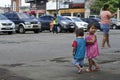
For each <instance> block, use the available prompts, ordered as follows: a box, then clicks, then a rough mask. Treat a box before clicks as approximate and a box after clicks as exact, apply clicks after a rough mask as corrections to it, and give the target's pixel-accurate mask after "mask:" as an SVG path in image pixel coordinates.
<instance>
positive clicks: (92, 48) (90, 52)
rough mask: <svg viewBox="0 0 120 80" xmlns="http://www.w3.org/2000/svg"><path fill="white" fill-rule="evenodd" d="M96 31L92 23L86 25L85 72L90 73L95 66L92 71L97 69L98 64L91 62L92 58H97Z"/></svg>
mask: <svg viewBox="0 0 120 80" xmlns="http://www.w3.org/2000/svg"><path fill="white" fill-rule="evenodd" d="M96 31H97V28H96V26H95V25H94V23H90V24H89V25H88V33H87V35H86V56H87V58H88V62H89V68H87V69H86V71H87V72H91V71H92V70H93V69H92V66H95V68H94V70H97V69H99V66H98V64H97V63H96V62H95V61H94V60H93V58H95V57H97V56H99V50H98V43H97V37H96V35H95V32H96Z"/></svg>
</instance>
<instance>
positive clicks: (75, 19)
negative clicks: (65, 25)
mask: <svg viewBox="0 0 120 80" xmlns="http://www.w3.org/2000/svg"><path fill="white" fill-rule="evenodd" d="M72 19H73V21H76V22H82V20H81V19H80V18H72Z"/></svg>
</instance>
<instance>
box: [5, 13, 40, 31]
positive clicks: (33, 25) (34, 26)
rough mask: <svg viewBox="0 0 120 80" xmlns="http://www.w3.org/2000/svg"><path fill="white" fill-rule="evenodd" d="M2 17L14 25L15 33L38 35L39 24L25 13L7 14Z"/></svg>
mask: <svg viewBox="0 0 120 80" xmlns="http://www.w3.org/2000/svg"><path fill="white" fill-rule="evenodd" d="M4 15H5V16H6V17H7V18H8V19H10V20H12V21H13V22H14V23H15V30H16V32H17V33H25V32H26V31H34V33H39V32H40V30H41V24H40V22H39V21H38V20H37V19H32V18H31V17H29V16H28V15H27V14H25V13H19V12H7V13H4Z"/></svg>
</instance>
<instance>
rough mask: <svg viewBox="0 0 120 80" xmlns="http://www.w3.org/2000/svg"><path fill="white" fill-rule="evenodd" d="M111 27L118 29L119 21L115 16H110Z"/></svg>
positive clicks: (119, 27) (119, 26)
mask: <svg viewBox="0 0 120 80" xmlns="http://www.w3.org/2000/svg"><path fill="white" fill-rule="evenodd" d="M110 22H111V29H120V21H118V20H117V19H116V18H111V19H110Z"/></svg>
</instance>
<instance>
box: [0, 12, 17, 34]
mask: <svg viewBox="0 0 120 80" xmlns="http://www.w3.org/2000/svg"><path fill="white" fill-rule="evenodd" d="M0 32H2V33H8V34H12V33H13V32H15V24H14V23H13V22H12V21H10V20H9V19H7V18H6V17H5V16H4V15H2V14H0Z"/></svg>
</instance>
